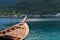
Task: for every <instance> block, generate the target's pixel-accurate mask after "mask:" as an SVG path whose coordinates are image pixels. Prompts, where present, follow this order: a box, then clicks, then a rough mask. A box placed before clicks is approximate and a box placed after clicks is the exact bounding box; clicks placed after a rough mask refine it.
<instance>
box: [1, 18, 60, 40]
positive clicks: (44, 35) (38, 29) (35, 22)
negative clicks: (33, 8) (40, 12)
mask: <svg viewBox="0 0 60 40" xmlns="http://www.w3.org/2000/svg"><path fill="white" fill-rule="evenodd" d="M20 20H21V19H16V18H14V19H12V18H0V30H2V29H5V28H7V27H9V26H12V25H14V24H16V23H18V22H19V21H20ZM40 20H41V21H40ZM47 20H48V21H47ZM27 23H28V25H29V28H30V33H29V35H28V37H27V38H26V40H60V19H28V22H27Z"/></svg>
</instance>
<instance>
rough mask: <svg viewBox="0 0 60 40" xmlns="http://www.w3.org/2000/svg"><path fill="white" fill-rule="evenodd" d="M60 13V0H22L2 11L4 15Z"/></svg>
mask: <svg viewBox="0 0 60 40" xmlns="http://www.w3.org/2000/svg"><path fill="white" fill-rule="evenodd" d="M59 12H60V0H22V1H21V0H20V1H17V2H16V3H15V4H14V5H9V6H7V7H5V8H4V9H2V10H1V13H3V14H4V15H8V14H9V15H14V14H17V15H20V14H27V15H29V14H32V15H34V14H56V13H59Z"/></svg>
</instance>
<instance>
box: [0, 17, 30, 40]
mask: <svg viewBox="0 0 60 40" xmlns="http://www.w3.org/2000/svg"><path fill="white" fill-rule="evenodd" d="M26 20H27V17H25V18H24V19H23V20H22V21H21V22H20V23H18V24H16V25H14V26H12V27H9V28H7V29H5V30H2V31H0V36H4V35H10V36H13V37H19V38H20V40H23V39H25V38H26V36H27V35H28V34H29V27H28V24H27V23H26Z"/></svg>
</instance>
